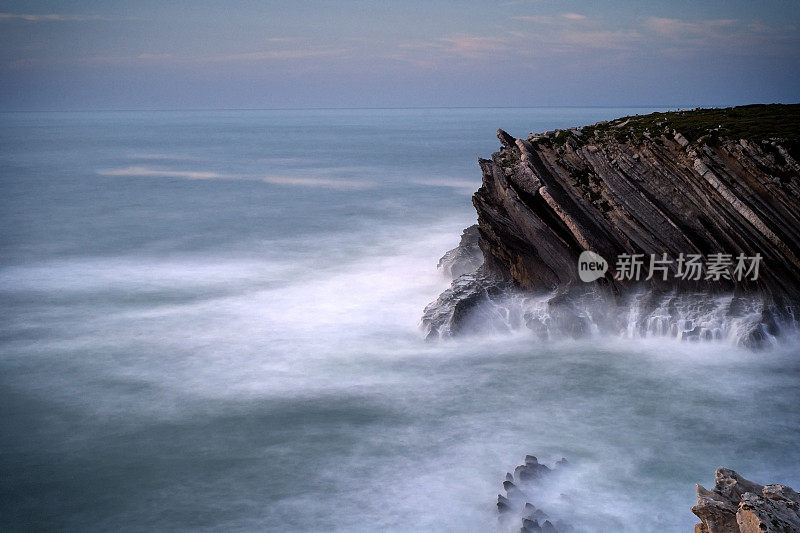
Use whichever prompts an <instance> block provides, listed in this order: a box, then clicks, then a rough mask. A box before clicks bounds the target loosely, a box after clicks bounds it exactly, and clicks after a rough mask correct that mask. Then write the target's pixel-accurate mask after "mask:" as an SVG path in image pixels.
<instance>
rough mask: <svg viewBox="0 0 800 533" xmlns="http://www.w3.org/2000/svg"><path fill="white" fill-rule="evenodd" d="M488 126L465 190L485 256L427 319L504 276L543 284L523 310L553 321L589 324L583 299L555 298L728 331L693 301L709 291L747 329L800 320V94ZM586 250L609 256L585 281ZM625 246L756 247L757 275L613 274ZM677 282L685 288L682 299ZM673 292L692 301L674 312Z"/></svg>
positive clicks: (631, 249)
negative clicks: (562, 126) (486, 146)
mask: <svg viewBox="0 0 800 533" xmlns="http://www.w3.org/2000/svg"><path fill="white" fill-rule="evenodd" d="M498 138H499V139H500V142H501V144H502V148H501V149H500V151H499V152H497V153H495V154H493V155H492V158H491V160H486V159H481V160H479V163H480V167H481V170H482V172H483V183H482V185H481V187H480V189H478V191H477V192H476V193H475V195H474V196H473V204H474V205H475V208H476V210H477V212H478V231H479V235H480V247H481V249H482V250H483V255H484V263H483V266H481V267H480V271H479V275H477V276H475V279H473V280H472V281H471V282H470V283H471V284H470V287H469V290H464V288H465V285H466V283H465V281H464V280H460V278H457V279H456V280H455V282H454V289H452V291H453V294H450V295H448V296H447V297H444V296H445V295H443V298H440V302H435V303H434V304H431V305H430V306H428V309H426V312H425V315H426V317H425V318H424V319H423V325H424V327H425V329H426V330H427V331H438V332H443V331H449V332H451V333H454V332H456V331H460V330H463V329H464V328H463V327H462V325H460V324H459V323H458V322H459V320H462V321H468V320H469V313H458V312H454V313H451V312H449V311H448V312H439V311H437V310H436V309H434V308H435V307H436V306H437V304H438V305H444V306H445V307H449V308H450V309H453V308H458V307H459V304H458V300H459V299H460V298H462V297H463V298H466V299H471V300H472V301H473V303H474V300H475V299H476V295H478V294H482V293H484V292H486V291H488V290H489V288H490V287H492V286H496V285H497V284H498V283H506V282H508V283H511V284H512V285H513V286H514V287H515V288H516V289H518V291H519V292H520V293H521V294H523V295H527V296H532V295H540V296H542V295H546V296H547V297H548V300H547V302H546V307H547V309H548V311H553V312H552V313H551V312H548V313H545V314H544V315H542V316H540V317H536V316H534V317H531V316H525V317H524V318H523V322H526V323H527V322H531V323H532V325H533V327H534V329H535V328H539V327H541V325H542V323H544V326H545V328H547V327H549V324H548V321H551V320H553V315H555V316H557V317H560V319H561V321H562V322H564V323H568V324H570V327H573V326H574V324H575V323H576V321H577V322H578V323H579V325H578V327H577V330H578V331H585V329H586V328H584V327H582V326H580V322H582V321H584V319H585V318H586V317H582V316H581V311H580V310H578V312H577V314H576V313H575V312H573V311H574V310H571V309H570V305H567V306H566V307H561V304H571V305H573V307H574V304H575V302H577V301H579V300H588V301H590V302H595V303H598V302H599V303H602V306H601V308H602V309H605V311H604V312H601V313H600V314H598V313H592V317H593V318H591V320H595V318H594V317H597V316H601V315H602V316H604V317H607V318H617V319H619V317H620V316H625V317H627V316H628V312H627V309H631V308H632V306H634V305H635V306H637V307H636V310H637V312H638V315H637V316H638V318H637V319H636V320H634V323H632V324H630V323H629V324H624V323H620V321H619V320H616V321H614V320H611V322H610V324H609V326H610V327H611V328H612V329H613V328H616V329H619V328H628V329H632V330H634V331H639V332H646V331H651V330H652V329H654V328H655V329H656V330H662V329H663V330H667V331H668V332H670V333H672V334H673V335H675V336H678V337H681V338H690V339H698V338H715V337H717V338H718V337H720V336H724V334H725V333H726V332H724V331H722V329H724V327H723V326H720V325H718V324H716V323H715V322H714V321H713V320H711V321H709V320H708V317H707V316H706V315H707V314H708V313H706V311H704V310H703V309H701V310H700V311H699V312H698V311H696V310H695V309H694V307H696V304H697V305H699V306H701V307H702V306H703V305H705V304H706V303H707V302H710V301H712V300H714V299H716V298H722V300H719V302H721V304H720V305H722V306H723V309H721V312H722V313H723V314H727V315H729V316H731V317H733V318H735V319H742V321H741V322H742V323H744V322H746V324H745V325H744V326H742V325H741V324H739V326H741V327H739V326H737V328H739V329H740V330H741V331H739V330H737V331H736V332H735V333H736V336H737V337H740V341H742V342H744V343H749V344H758V343H759V342H762V341H764V340H765V339H767V338H770V337H772V336H774V335H776V334H777V333H778V332H779V329H780V324H781V323H783V322H785V321H787V320H788V321H789V322H790V323H793V324H796V323H797V317H798V312H797V309H798V302H800V259H798V258H800V163H798V159H800V104H794V105H768V106H763V105H758V106H743V107H738V108H728V109H712V110H695V111H686V112H671V113H654V114H651V115H645V116H636V117H626V118H624V119H619V120H616V121H611V122H605V123H598V124H596V125H593V126H587V127H584V128H580V129H578V128H573V129H569V130H556V131H554V132H545V133H542V134H537V135H531V136H530V137H528V138H527V139H515V138H513V137H512V136H510V135H509V134H507V133H506V132H504V131H502V130H500V131H499V132H498ZM584 250H590V251H594V252H596V253H598V254H600V255H601V256H602V257H604V258H605V259H606V260H607V261H608V263H609V267H610V271H609V272H607V273H606V274H605V275H604V276H602V277H600V278H599V279H598V280H596V281H593V282H591V283H584V282H582V281H580V279H579V276H578V269H577V261H578V256H579V255H580V253H581V252H582V251H584ZM634 253H635V254H644V257H645V258H647V260H648V261H649V258H650V255H651V254H656V256H657V257H662V254H664V253H666V254H668V257H670V258H672V259H673V260H674V259H676V258H678V257H679V254H685V255H688V254H701V255H702V256H703V258H704V259H706V260H707V259H708V258H709V256H710V254H716V253H724V254H731V255H732V259H734V260H735V258H736V257H737V256H738V255H739V254H744V256H746V257H754V256H755V255H756V254H760V256H761V258H762V261H761V263H760V270H759V276H758V279H757V280H751V279H749V278H750V277H752V276H749V277H748V276H745V279H742V280H736V279H735V276H730V277H733V278H734V279H729V280H728V279H724V277H723V278H722V279H720V280H714V279H711V280H706V279H705V274H706V272H704V273H703V274H704V276H703V277H702V278H701V279H700V280H682V279H680V278H679V277H678V268H677V264H676V263H672V264H670V265H668V269H667V280H666V281H664V280H662V279H660V278H661V277H662V276H661V275H656V276H654V277H653V279H651V280H644V276H642V277H641V280H640V281H639V282H636V281H635V280H618V279H615V277H614V276H613V270H614V265H615V261H616V258H617V256H619V255H621V254H634ZM647 266H649V265H646V266H645V268H647ZM730 270H732V267H731V268H729V269H728V273H729V274H731V272H730ZM645 272H646V271H645ZM456 285H458V286H460V288H458V287H456ZM643 293H648V296H646V297H645V298H644V300H645V301H644V304H643V305H644V307H642V306H641V305H640V304H641V303H642V302H640V301H639V300H641V295H642V294H643ZM687 295H693V296H692V297H691V298H689V300H688V301H687V300H686V297H687ZM634 300H636V301H634ZM681 301H684V303H686V307H687V309H689V314H686V315H675V314H674V313H672V310H673V309H674V308H675V307H676V306H680V305H682V304H681ZM714 301H717V300H714ZM468 307H475V308H477V309H479V310H480V312H484V313H485V312H486V310H485V306H474V305H470V306H468ZM615 307H616V309H615ZM578 308H583V305H582V304H581V305H578ZM659 310H660V311H659ZM656 311H658V312H657V313H656ZM704 313H705V314H704ZM712 314H713V313H712ZM567 315H570V316H567ZM570 317H571V318H570ZM653 317H656V318H658V321H657V322H656V324H655V325H654V324H653V322H652V320H651V319H652V318H653ZM531 318H533V319H534V320H529V319H531ZM596 325H597V326H602V324H596ZM651 332H652V331H651Z"/></svg>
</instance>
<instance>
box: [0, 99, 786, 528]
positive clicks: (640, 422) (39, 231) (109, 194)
mask: <svg viewBox="0 0 800 533" xmlns="http://www.w3.org/2000/svg"><path fill="white" fill-rule="evenodd" d="M649 111H651V110H647V109H610V108H584V109H581V108H542V109H416V110H413V109H412V110H306V111H217V112H107V113H106V112H104V113H29V114H10V113H9V114H2V115H0V122H2V129H0V143H1V144H0V180H1V182H2V195H1V196H0V216H1V217H2V231H1V232H0V298H2V311H1V312H2V320H1V321H0V529H2V530H4V531H14V530H74V531H111V530H114V531H144V530H148V531H153V530H156V531H176V530H193V531H194V530H220V531H221V530H224V531H276V532H278V531H280V532H285V531H494V530H502V528H503V527H505V526H504V525H503V524H501V523H500V522H498V519H497V512H496V508H495V502H496V498H497V494H498V492H500V491H501V488H502V487H501V483H502V480H503V476H504V475H505V472H506V471H508V470H511V469H513V467H514V466H515V465H517V464H519V463H520V462H521V461H522V459H523V457H524V456H525V454H528V453H530V454H534V455H536V456H538V457H539V459H540V460H542V461H543V462H546V463H548V464H550V463H552V462H554V461H555V460H557V459H559V458H561V457H566V458H567V459H568V460H569V462H570V464H571V467H570V470H569V471H568V472H567V473H566V474H565V476H564V477H563V478H561V479H560V480H559V481H558V485H557V486H554V487H552V490H551V491H550V493H548V494H546V495H543V496H542V498H543V500H544V501H543V502H542V507H544V508H545V509H546V510H547V509H548V505H549V506H550V510H551V511H553V512H561V513H562V514H563V516H566V517H567V518H569V522H570V523H572V525H573V526H575V527H576V529H577V530H578V531H690V530H691V527H692V524H694V523H695V522H696V520H695V519H694V517H693V515H692V514H691V513H690V511H689V507H690V506H691V505H692V504H693V503H694V501H695V493H694V490H695V489H694V483H698V482H699V483H703V484H705V485H706V486H709V485H712V484H713V483H712V480H713V472H714V469H715V468H716V467H717V466H720V465H725V466H728V467H730V468H734V469H736V470H738V471H739V472H740V473H742V474H743V475H744V476H745V477H748V478H751V479H753V480H756V481H759V482H761V483H769V482H774V483H785V484H789V485H792V486H794V487H798V486H800V408H798V406H800V353H798V351H799V350H798V348H797V344H793V343H792V342H791V341H785V342H784V343H783V344H781V345H780V346H777V347H774V348H772V349H769V350H765V351H759V352H753V351H748V350H745V349H742V348H736V347H732V346H730V345H728V344H725V343H722V342H702V343H689V342H679V341H674V340H669V339H661V338H649V339H647V338H646V339H635V340H632V339H624V338H616V337H600V338H592V339H590V340H584V341H552V342H548V343H542V342H541V341H538V340H537V339H536V337H535V336H533V335H532V334H530V333H526V332H525V331H518V332H516V333H512V334H504V335H495V336H481V337H472V338H466V339H460V340H450V341H438V342H425V341H424V340H423V338H422V335H421V333H420V331H419V328H418V323H419V319H420V316H421V313H422V310H423V308H424V307H425V305H426V304H427V303H428V302H429V301H431V300H433V299H435V298H436V296H437V295H438V293H439V292H440V291H441V290H443V289H444V288H445V287H446V286H447V285H448V280H446V279H445V278H443V277H442V276H441V275H440V274H439V273H438V272H437V271H436V262H437V260H438V258H439V257H440V256H441V255H442V253H444V252H445V251H446V250H447V249H449V248H452V247H453V246H455V245H456V244H457V242H458V239H459V235H460V232H461V229H462V228H464V227H465V226H468V225H470V224H472V223H473V222H474V220H475V212H474V209H473V207H472V205H471V202H470V195H471V193H472V192H473V191H474V190H475V189H476V188H477V187H478V186H479V184H480V172H479V170H478V168H477V164H476V158H477V157H479V156H482V157H488V156H489V154H491V152H493V151H495V150H496V149H497V146H498V143H497V140H496V139H495V137H494V132H495V130H496V129H497V128H498V127H502V128H504V129H506V130H508V131H509V132H510V133H511V134H513V135H515V136H518V137H520V136H524V135H526V134H527V133H529V132H531V131H534V130H535V131H541V130H546V129H553V128H556V127H568V126H573V125H580V124H588V123H593V122H596V121H598V120H603V119H610V118H614V117H617V116H622V115H628V114H633V113H646V112H649ZM562 494H563V495H564V496H561V495H562ZM565 502H566V503H565ZM515 525H516V527H517V528H518V527H519V524H515Z"/></svg>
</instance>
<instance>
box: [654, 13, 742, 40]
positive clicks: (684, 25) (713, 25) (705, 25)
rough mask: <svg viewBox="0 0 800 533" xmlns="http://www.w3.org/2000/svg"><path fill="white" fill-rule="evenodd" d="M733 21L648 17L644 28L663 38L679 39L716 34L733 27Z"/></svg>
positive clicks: (734, 21)
mask: <svg viewBox="0 0 800 533" xmlns="http://www.w3.org/2000/svg"><path fill="white" fill-rule="evenodd" d="M736 23H737V21H736V20H734V19H715V20H704V21H686V20H681V19H675V18H665V17H649V18H648V19H647V20H646V21H645V26H646V27H647V28H649V29H650V30H652V31H653V32H655V33H657V34H659V35H662V36H664V37H671V38H676V39H678V38H681V37H685V36H687V35H702V34H705V33H718V32H719V31H720V30H725V29H728V28H730V27H731V26H734V25H735V24H736Z"/></svg>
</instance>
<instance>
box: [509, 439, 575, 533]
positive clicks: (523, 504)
mask: <svg viewBox="0 0 800 533" xmlns="http://www.w3.org/2000/svg"><path fill="white" fill-rule="evenodd" d="M566 464H567V460H566V459H563V458H562V459H561V460H560V461H557V462H556V464H555V465H554V467H553V468H549V467H547V466H546V465H543V464H540V463H539V460H538V459H537V458H536V457H534V456H533V455H526V456H525V462H524V463H523V464H521V465H519V466H517V467H516V468H515V469H514V473H513V474H512V473H511V472H508V473H507V474H506V478H505V480H504V481H503V490H504V491H505V493H506V495H505V496H503V495H502V494H498V495H497V511H498V512H499V513H500V516H501V518H503V519H504V520H505V522H506V523H507V524H508V525H510V526H514V525H516V524H520V525H521V527H520V529H519V531H520V533H534V532H542V533H544V532H550V533H558V532H561V533H565V532H567V531H572V528H571V527H570V526H569V525H568V524H566V523H564V522H561V521H558V520H555V519H553V518H551V517H550V516H549V515H548V514H547V513H546V512H545V511H543V510H542V509H538V508H537V507H536V506H535V505H534V504H532V503H531V502H530V501H529V500H530V498H531V495H530V494H529V492H530V489H531V488H533V487H534V486H535V485H537V484H538V483H539V482H540V481H542V480H543V479H544V478H546V477H547V476H549V475H551V474H552V473H553V471H554V470H558V469H561V468H563V467H564V466H565V465H566ZM517 521H519V522H517ZM509 522H510V523H509Z"/></svg>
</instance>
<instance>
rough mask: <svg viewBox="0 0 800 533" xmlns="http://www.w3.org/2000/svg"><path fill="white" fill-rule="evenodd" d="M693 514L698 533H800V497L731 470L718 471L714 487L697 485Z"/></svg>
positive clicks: (787, 490)
mask: <svg viewBox="0 0 800 533" xmlns="http://www.w3.org/2000/svg"><path fill="white" fill-rule="evenodd" d="M692 512H693V513H694V514H695V515H697V517H698V518H700V520H701V521H702V522H701V523H700V524H697V525H696V526H695V532H697V533H778V532H781V533H797V532H800V495H798V493H797V492H795V491H794V490H793V489H791V488H790V487H786V486H784V485H766V486H763V485H759V484H758V483H754V482H752V481H749V480H747V479H745V478H743V477H742V476H740V475H739V474H738V473H737V472H735V471H733V470H730V469H728V468H723V467H720V468H717V471H716V472H715V473H714V488H713V489H712V490H707V489H705V488H704V487H703V486H702V485H697V505H695V506H694V507H692Z"/></svg>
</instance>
